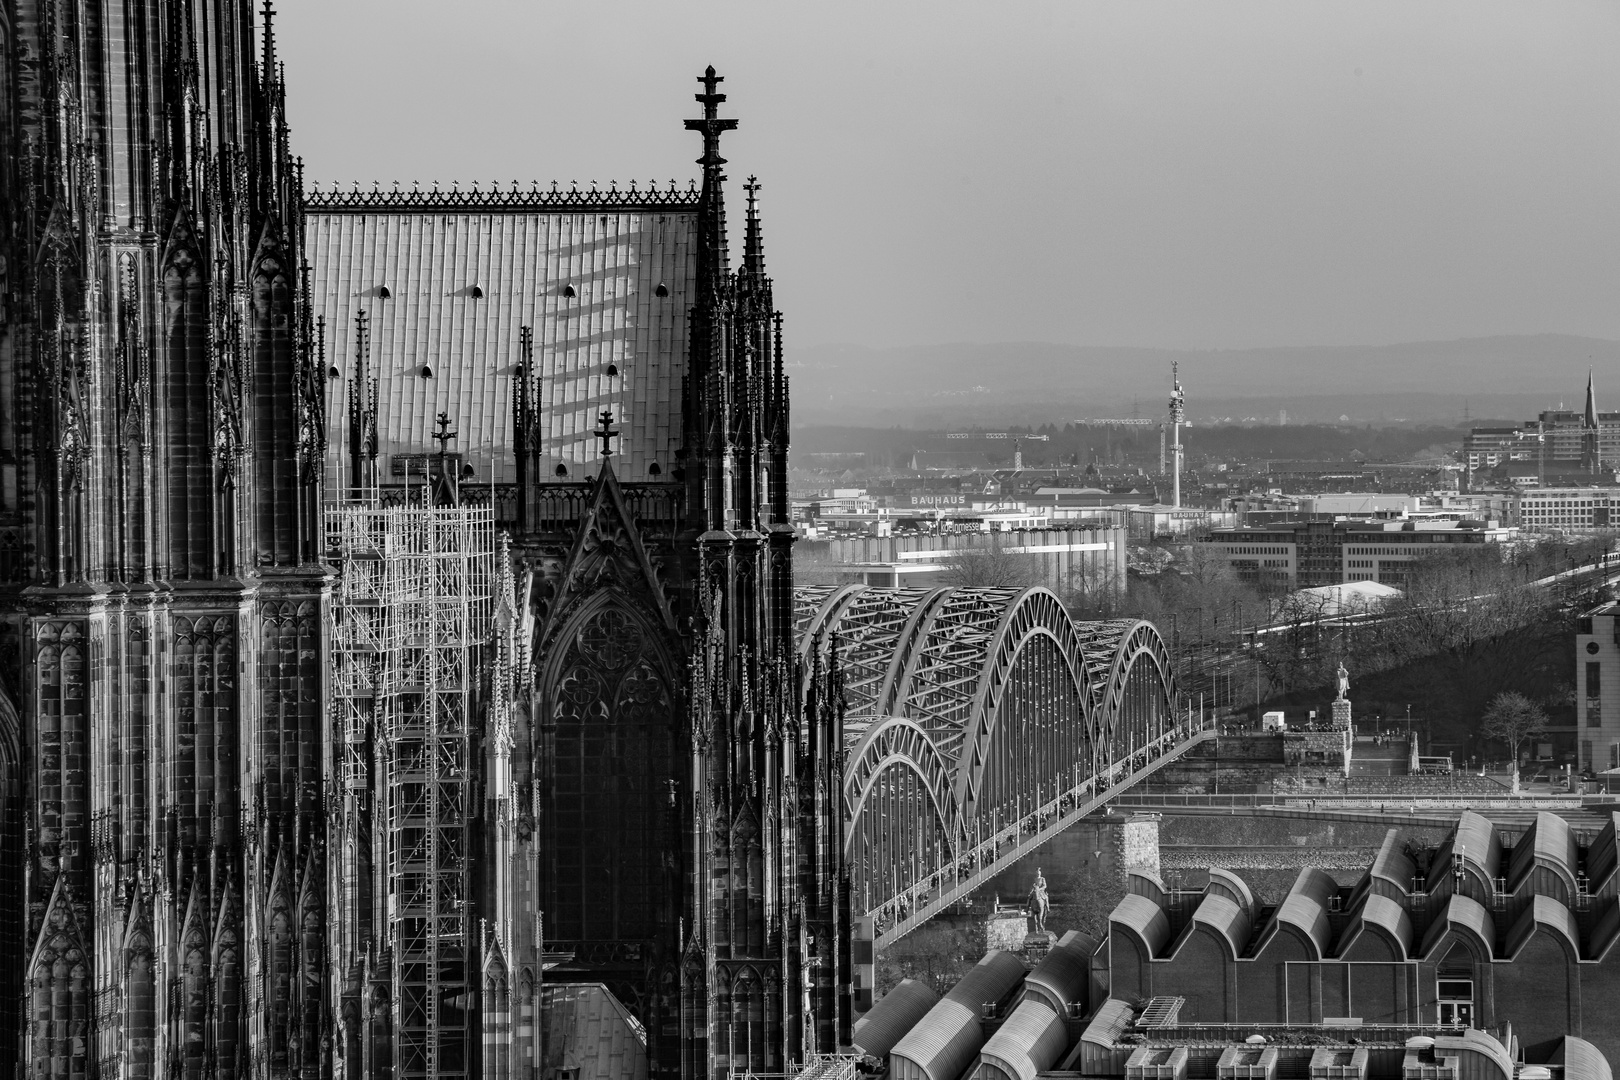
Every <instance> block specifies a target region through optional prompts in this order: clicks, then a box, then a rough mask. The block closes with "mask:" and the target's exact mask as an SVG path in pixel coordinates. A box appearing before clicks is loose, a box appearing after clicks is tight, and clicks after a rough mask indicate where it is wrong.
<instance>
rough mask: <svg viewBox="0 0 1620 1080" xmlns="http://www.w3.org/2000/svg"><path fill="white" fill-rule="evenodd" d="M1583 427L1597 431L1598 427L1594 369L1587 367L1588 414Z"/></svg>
mask: <svg viewBox="0 0 1620 1080" xmlns="http://www.w3.org/2000/svg"><path fill="white" fill-rule="evenodd" d="M1582 426H1583V427H1586V428H1590V429H1591V430H1593V431H1596V430H1597V428H1598V413H1597V395H1596V394H1595V393H1594V392H1593V388H1592V369H1591V368H1587V369H1586V416H1585V417H1584V422H1583V424H1582Z"/></svg>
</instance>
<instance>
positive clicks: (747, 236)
mask: <svg viewBox="0 0 1620 1080" xmlns="http://www.w3.org/2000/svg"><path fill="white" fill-rule="evenodd" d="M759 189H760V182H759V177H757V176H750V177H749V178H748V180H747V182H746V183H744V184H743V190H744V191H746V192H748V215H747V225H746V227H745V230H744V233H743V269H744V270H745V271H747V272H748V273H750V274H753V275H754V276H755V277H760V278H763V277H764V276H765V238H764V236H763V235H762V234H761V232H760V227H759Z"/></svg>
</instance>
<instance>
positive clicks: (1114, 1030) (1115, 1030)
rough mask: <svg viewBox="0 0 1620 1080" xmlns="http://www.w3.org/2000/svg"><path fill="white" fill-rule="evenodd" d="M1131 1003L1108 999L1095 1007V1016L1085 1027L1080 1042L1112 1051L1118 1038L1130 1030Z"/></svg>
mask: <svg viewBox="0 0 1620 1080" xmlns="http://www.w3.org/2000/svg"><path fill="white" fill-rule="evenodd" d="M1131 1015H1132V1013H1131V1003H1130V1002H1128V1001H1122V1000H1120V999H1119V998H1109V999H1108V1000H1107V1001H1105V1002H1103V1003H1102V1004H1101V1005H1099V1006H1098V1007H1097V1014H1096V1015H1095V1016H1093V1017H1092V1018H1091V1023H1089V1024H1087V1025H1086V1030H1085V1033H1084V1034H1083V1035H1081V1036H1080V1041H1081V1042H1084V1043H1091V1044H1092V1045H1094V1046H1103V1047H1107V1048H1108V1049H1110V1050H1112V1049H1113V1048H1114V1046H1115V1044H1117V1043H1118V1042H1119V1037H1120V1036H1121V1035H1123V1034H1125V1033H1126V1032H1127V1031H1129V1030H1131Z"/></svg>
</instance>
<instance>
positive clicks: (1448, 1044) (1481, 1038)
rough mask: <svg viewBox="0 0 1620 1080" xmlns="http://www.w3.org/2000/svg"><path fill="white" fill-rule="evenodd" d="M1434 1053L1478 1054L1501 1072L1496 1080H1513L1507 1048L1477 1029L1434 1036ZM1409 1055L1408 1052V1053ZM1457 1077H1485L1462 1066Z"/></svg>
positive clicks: (1511, 1065) (1512, 1070)
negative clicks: (1456, 1033) (1459, 1033)
mask: <svg viewBox="0 0 1620 1080" xmlns="http://www.w3.org/2000/svg"><path fill="white" fill-rule="evenodd" d="M1434 1051H1435V1054H1436V1055H1439V1054H1444V1053H1448V1052H1449V1053H1452V1054H1478V1055H1479V1056H1480V1057H1482V1058H1484V1059H1485V1060H1487V1061H1489V1062H1490V1063H1491V1064H1492V1065H1494V1066H1496V1068H1497V1069H1499V1070H1501V1074H1500V1077H1499V1078H1498V1080H1513V1077H1514V1074H1515V1069H1514V1067H1513V1057H1512V1055H1510V1054H1509V1053H1508V1052H1507V1047H1505V1046H1503V1045H1502V1044H1501V1043H1500V1042H1498V1041H1497V1040H1496V1039H1495V1037H1493V1036H1491V1035H1488V1034H1486V1033H1485V1032H1483V1031H1480V1030H1479V1029H1478V1028H1469V1029H1467V1030H1466V1031H1464V1032H1463V1033H1462V1034H1461V1035H1436V1036H1435V1037H1434ZM1408 1053H1410V1051H1408ZM1458 1072H1459V1075H1463V1076H1474V1077H1479V1078H1481V1080H1483V1078H1484V1077H1485V1076H1486V1075H1487V1074H1486V1073H1484V1072H1482V1071H1481V1070H1479V1069H1477V1068H1469V1067H1468V1066H1466V1065H1464V1066H1463V1067H1462V1068H1461V1069H1459V1070H1458Z"/></svg>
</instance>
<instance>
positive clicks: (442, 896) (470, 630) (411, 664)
mask: <svg viewBox="0 0 1620 1080" xmlns="http://www.w3.org/2000/svg"><path fill="white" fill-rule="evenodd" d="M326 525H327V535H328V538H329V540H331V541H333V542H334V546H335V547H336V549H337V555H338V559H339V565H340V567H341V571H342V573H341V577H340V583H339V587H338V595H337V603H336V604H335V605H334V621H335V626H334V632H333V634H332V637H331V640H332V641H333V642H334V644H335V647H336V655H335V657H334V660H335V664H334V667H335V676H336V678H335V682H336V694H335V701H334V708H335V709H336V711H337V714H338V715H337V716H336V717H334V720H335V721H336V726H337V727H338V730H339V731H340V732H341V737H342V739H343V771H342V775H343V784H344V788H345V795H346V796H348V797H349V802H350V804H351V805H353V804H355V803H364V804H365V805H367V806H370V807H371V809H372V816H371V821H372V828H373V829H374V830H375V831H376V832H378V833H380V834H381V838H382V839H383V840H384V856H383V862H384V865H385V866H386V868H387V885H386V890H387V894H386V898H385V903H384V905H383V906H382V908H381V910H380V911H378V912H377V915H378V922H379V924H380V925H378V926H377V929H376V933H378V934H379V935H380V936H381V938H382V940H381V941H380V942H379V944H380V945H382V946H383V947H384V948H385V949H386V950H387V952H388V953H389V957H388V959H389V961H390V963H389V964H388V968H389V970H390V971H391V978H392V982H393V986H392V991H393V993H392V1008H393V1031H394V1046H393V1070H392V1071H393V1075H395V1076H396V1077H402V1078H403V1077H413V1078H415V1077H421V1078H458V1077H465V1076H467V1075H469V1070H470V1061H469V1054H470V1051H471V1047H472V1043H471V1035H472V1034H473V1031H472V1016H473V1006H472V1003H473V998H474V995H475V988H476V985H477V972H476V970H475V967H474V965H475V964H476V963H477V957H476V955H475V951H476V950H475V945H476V940H475V938H474V935H473V927H472V920H471V915H470V908H469V907H468V899H469V896H468V890H469V885H470V880H469V870H468V855H469V851H468V845H469V841H470V838H469V836H468V830H467V821H468V819H469V817H470V816H471V810H472V807H471V798H472V794H473V791H472V784H471V775H472V770H471V768H470V761H469V757H470V754H471V744H470V739H469V735H470V725H469V719H470V717H471V716H472V711H473V708H474V695H475V693H476V690H477V673H478V670H479V662H480V652H481V650H482V649H483V647H484V645H485V643H486V642H487V641H488V640H489V637H490V630H491V613H492V599H493V585H494V511H493V509H492V508H482V509H464V508H459V507H447V508H434V507H422V508H393V509H383V508H380V507H377V506H375V505H374V504H373V505H366V504H358V505H353V504H351V505H347V506H343V507H339V508H333V509H330V510H328V511H327V522H326ZM373 766H375V768H374V769H373ZM372 775H375V776H376V783H377V788H378V790H377V791H376V792H375V793H374V794H372V793H370V792H369V786H370V783H371V779H370V778H371V777H372ZM368 796H370V797H368ZM351 880H352V879H351ZM344 902H345V903H346V904H350V903H352V904H353V905H354V906H355V907H359V906H360V905H361V904H363V902H364V901H363V898H361V897H359V896H355V895H350V893H349V891H348V889H347V888H346V890H345V893H344ZM347 944H350V945H352V946H353V947H355V948H361V947H363V946H364V943H361V942H353V943H347Z"/></svg>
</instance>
